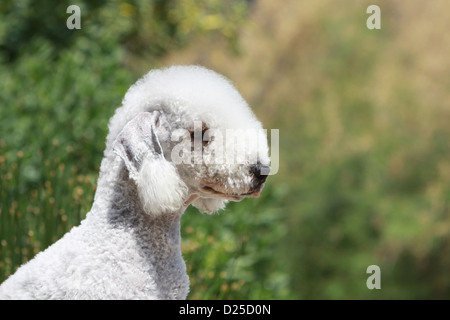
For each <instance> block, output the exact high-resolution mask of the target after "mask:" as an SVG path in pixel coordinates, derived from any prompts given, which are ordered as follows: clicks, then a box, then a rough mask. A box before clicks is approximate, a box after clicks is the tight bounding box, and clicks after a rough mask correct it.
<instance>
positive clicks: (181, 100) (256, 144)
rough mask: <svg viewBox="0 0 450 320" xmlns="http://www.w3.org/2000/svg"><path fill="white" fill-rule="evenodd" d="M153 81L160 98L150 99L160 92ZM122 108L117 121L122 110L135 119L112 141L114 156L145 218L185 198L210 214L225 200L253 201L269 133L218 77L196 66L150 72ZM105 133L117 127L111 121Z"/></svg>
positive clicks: (265, 169) (262, 176) (265, 164)
mask: <svg viewBox="0 0 450 320" xmlns="http://www.w3.org/2000/svg"><path fill="white" fill-rule="evenodd" d="M152 84H153V85H155V86H157V87H158V86H159V90H157V92H158V93H152V94H149V92H148V91H151V92H152V91H153V90H156V89H158V88H154V87H152V86H151V85H152ZM164 84H165V85H164ZM148 88H150V89H148ZM136 106H140V107H139V108H137V107H136ZM121 109H123V110H121V111H122V112H118V113H117V114H116V117H117V118H121V119H122V118H123V117H122V116H120V117H119V116H118V115H120V114H123V113H124V110H125V111H126V110H128V111H130V110H134V114H135V115H134V117H133V118H131V119H127V121H126V123H125V125H123V128H122V129H121V130H120V132H119V133H118V134H117V135H116V136H115V138H114V142H113V151H114V152H115V154H117V155H119V156H120V158H121V159H122V160H123V162H124V164H125V167H126V169H127V170H128V171H129V175H130V177H131V178H132V179H133V180H134V181H135V182H136V185H137V187H138V192H139V197H140V200H141V202H142V204H143V208H144V210H145V211H146V212H147V213H149V214H160V213H163V212H174V211H177V210H179V209H181V208H182V207H183V206H185V205H186V204H187V203H186V202H187V201H193V202H192V204H193V205H194V206H195V207H197V208H198V209H200V210H201V211H203V212H208V213H211V212H214V211H217V210H219V209H221V208H224V206H225V204H226V202H227V201H229V200H231V201H240V200H242V199H243V198H244V197H257V196H259V193H260V192H261V190H262V188H263V186H264V182H265V180H266V178H267V176H268V174H269V157H268V145H267V135H266V132H265V130H263V128H262V125H261V123H260V122H259V121H258V120H257V119H256V117H255V116H254V114H253V113H252V111H251V110H250V108H249V107H248V106H247V104H246V103H245V101H244V100H243V99H242V97H241V96H240V95H239V93H238V92H237V90H236V89H235V88H234V87H233V86H232V85H231V84H230V82H229V81H227V80H226V79H224V78H223V77H222V76H220V75H218V74H216V73H214V72H212V71H209V70H206V69H204V68H198V67H176V68H170V69H165V70H163V71H157V72H155V73H152V72H150V73H149V74H148V75H147V76H146V77H144V78H143V80H141V81H140V82H138V83H137V84H136V85H135V86H133V87H132V88H131V89H130V90H129V92H128V93H127V95H126V96H125V100H124V106H123V107H122V108H121ZM136 110H137V111H140V112H135V111H136ZM110 128H111V130H116V129H115V127H114V118H113V120H112V121H111V125H110Z"/></svg>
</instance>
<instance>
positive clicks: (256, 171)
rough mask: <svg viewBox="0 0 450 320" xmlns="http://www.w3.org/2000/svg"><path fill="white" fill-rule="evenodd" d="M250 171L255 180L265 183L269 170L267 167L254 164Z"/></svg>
mask: <svg viewBox="0 0 450 320" xmlns="http://www.w3.org/2000/svg"><path fill="white" fill-rule="evenodd" d="M250 171H251V172H252V173H253V175H254V176H255V178H256V179H258V180H259V181H261V182H264V181H266V179H267V176H268V175H269V172H270V168H269V166H266V165H263V164H256V165H254V166H252V167H251V168H250Z"/></svg>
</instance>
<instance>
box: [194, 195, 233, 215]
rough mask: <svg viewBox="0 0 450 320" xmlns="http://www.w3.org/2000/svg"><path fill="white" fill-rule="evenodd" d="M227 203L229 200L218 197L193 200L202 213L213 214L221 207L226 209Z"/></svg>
mask: <svg viewBox="0 0 450 320" xmlns="http://www.w3.org/2000/svg"><path fill="white" fill-rule="evenodd" d="M227 203H228V201H227V200H223V199H218V198H198V199H196V200H194V201H193V202H192V205H193V206H194V207H196V208H197V209H198V210H200V212H202V213H208V214H211V213H214V212H216V211H219V210H221V209H225V206H226V204H227Z"/></svg>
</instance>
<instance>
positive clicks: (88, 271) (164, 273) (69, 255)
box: [0, 66, 269, 299]
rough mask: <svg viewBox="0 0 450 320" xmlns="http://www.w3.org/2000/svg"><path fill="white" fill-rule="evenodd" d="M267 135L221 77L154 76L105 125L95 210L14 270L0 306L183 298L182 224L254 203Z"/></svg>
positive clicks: (194, 71)
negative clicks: (188, 214)
mask: <svg viewBox="0 0 450 320" xmlns="http://www.w3.org/2000/svg"><path fill="white" fill-rule="evenodd" d="M268 174H269V156H268V144H267V135H266V132H265V130H263V128H262V125H261V123H260V122H259V121H258V120H257V118H256V117H255V115H254V114H253V113H252V111H251V109H250V108H249V107H248V105H247V103H246V102H245V101H244V99H243V98H242V97H241V95H240V94H239V93H238V91H237V90H236V89H235V88H234V86H233V85H232V84H231V83H230V82H229V81H228V80H227V79H226V78H224V77H223V76H221V75H219V74H217V73H215V72H213V71H211V70H208V69H205V68H203V67H199V66H173V67H169V68H166V69H161V70H152V71H150V72H149V73H148V74H146V75H145V76H144V77H143V78H142V79H140V80H139V81H137V83H136V84H134V85H133V86H131V88H130V89H129V90H128V92H127V93H126V95H125V97H124V100H123V103H122V106H121V107H120V108H118V109H117V110H116V112H115V114H114V116H113V117H112V118H111V120H110V122H109V134H108V136H107V141H106V150H105V152H104V158H103V160H102V163H101V168H100V175H99V179H98V185H97V191H96V193H95V198H94V203H93V206H92V209H91V211H90V212H89V213H88V214H87V216H86V219H84V220H83V221H82V222H81V225H80V226H78V227H74V228H73V229H72V230H71V231H70V232H69V233H67V234H66V235H64V237H63V238H62V239H60V240H59V241H57V242H56V243H55V244H53V245H52V246H50V247H49V248H48V249H46V250H45V251H43V252H41V253H39V254H38V255H37V256H36V257H35V258H34V259H32V260H31V261H29V262H28V263H26V264H25V265H23V266H22V267H20V268H19V269H18V270H17V272H16V273H15V274H14V275H12V276H10V277H9V278H8V279H7V280H6V281H5V282H4V283H3V284H2V285H1V286H0V298H1V299H7V298H10V299H185V298H186V296H187V294H188V292H189V278H188V275H187V274H186V265H185V262H184V260H183V258H182V255H181V246H180V242H181V239H180V218H181V216H182V214H183V212H184V211H185V209H186V207H187V206H188V205H190V204H192V205H193V206H195V207H196V208H198V209H199V210H200V211H202V212H206V213H212V212H215V211H217V210H219V209H222V208H224V207H225V204H226V203H227V202H228V201H240V200H242V199H243V198H244V197H257V196H259V193H260V192H261V190H262V188H263V186H264V183H265V180H266V178H267V175H268Z"/></svg>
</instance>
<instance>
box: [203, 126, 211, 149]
mask: <svg viewBox="0 0 450 320" xmlns="http://www.w3.org/2000/svg"><path fill="white" fill-rule="evenodd" d="M213 140H214V137H213V136H212V135H211V132H210V130H208V128H204V129H203V130H202V145H203V147H206V146H207V145H208V144H209V143H210V142H211V141H213Z"/></svg>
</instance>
